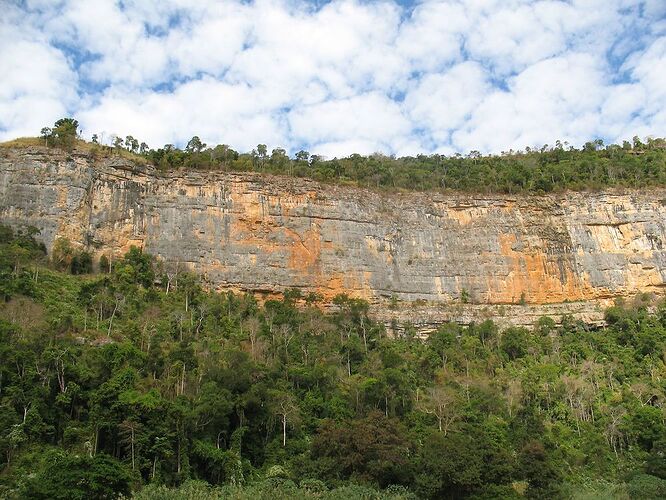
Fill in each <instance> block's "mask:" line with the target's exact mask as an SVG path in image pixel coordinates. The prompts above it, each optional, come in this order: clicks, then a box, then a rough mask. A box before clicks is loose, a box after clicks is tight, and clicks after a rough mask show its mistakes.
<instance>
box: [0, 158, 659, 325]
mask: <svg viewBox="0 0 666 500" xmlns="http://www.w3.org/2000/svg"><path fill="white" fill-rule="evenodd" d="M0 155H1V156H0V220H1V221H2V222H3V223H5V224H11V225H15V226H18V225H33V226H36V227H37V228H39V229H40V231H41V238H42V239H43V241H44V242H45V243H46V245H47V247H48V248H49V249H50V248H51V247H52V245H53V243H54V241H55V239H56V238H57V237H67V238H69V239H70V240H71V241H72V242H73V243H74V244H76V245H78V246H80V247H83V248H87V249H88V250H90V251H92V252H93V253H94V254H95V255H96V257H99V256H100V255H101V254H107V255H113V256H120V255H121V254H123V253H124V252H125V251H126V250H127V249H128V248H129V247H130V246H131V245H137V246H141V247H143V248H144V249H145V250H146V251H148V252H150V253H152V254H154V255H157V256H158V257H159V258H161V259H163V260H165V261H166V265H167V266H175V265H176V263H179V265H182V266H187V267H189V268H190V269H191V270H193V271H195V272H198V273H200V274H202V275H203V276H204V277H205V279H206V280H207V282H208V283H210V284H211V285H212V286H214V287H217V288H220V289H223V288H230V289H234V290H248V291H253V292H259V293H261V292H267V293H274V292H281V291H283V290H285V289H287V288H292V287H298V288H301V289H303V291H304V292H307V291H314V292H318V293H320V294H321V295H322V296H323V297H324V298H325V299H326V300H330V299H331V298H333V297H334V296H335V295H336V294H339V293H347V294H349V295H350V296H357V297H362V298H365V299H367V300H369V301H370V302H371V303H372V304H374V305H375V307H374V311H375V313H376V314H377V315H378V316H379V317H380V318H381V319H383V320H384V321H386V322H387V323H390V322H391V321H392V320H397V321H398V322H403V321H410V322H412V323H414V324H415V325H416V326H417V327H421V328H423V329H428V328H431V327H432V326H433V325H436V324H437V323H439V322H442V321H446V320H456V321H461V322H469V321H479V320H482V319H484V318H492V319H495V320H498V321H499V322H500V323H502V322H504V323H514V324H530V323H532V322H533V321H534V320H535V319H537V318H538V317H539V316H541V315H543V314H547V315H551V316H553V317H554V319H556V320H558V319H559V318H560V317H561V316H562V315H563V314H569V313H570V314H573V315H574V316H578V317H580V318H582V319H584V320H586V321H600V320H601V318H602V316H603V307H604V306H605V305H607V304H609V303H610V302H612V300H613V299H614V298H617V297H631V296H633V295H635V294H636V293H638V292H651V293H655V294H658V295H661V294H662V293H663V291H664V286H665V278H666V250H665V249H664V244H665V242H666V225H665V222H666V219H665V216H666V191H665V190H663V189H654V190H650V191H647V192H646V191H623V192H619V191H606V192H596V193H566V194H557V195H548V196H538V197H537V196H507V195H492V196H485V195H462V194H456V195H450V194H438V193H378V192H371V191H368V190H364V189H357V188H351V187H341V186H331V185H322V184H319V183H317V182H313V181H308V180H302V179H292V178H286V177H272V176H264V175H259V174H250V173H247V174H246V173H234V174H229V173H208V172H207V173H198V172H187V173H180V172H178V173H169V174H163V173H159V172H157V171H155V170H154V169H152V168H149V167H145V166H139V165H135V164H132V163H129V162H128V161H127V160H124V159H122V158H119V157H118V158H112V159H104V160H99V161H95V160H93V159H92V158H90V157H89V156H88V155H86V154H83V153H80V154H79V153H76V152H74V153H72V154H71V155H68V154H66V153H63V152H59V151H55V150H48V149H45V148H37V147H31V148H22V149H3V150H0ZM463 302H466V303H463Z"/></svg>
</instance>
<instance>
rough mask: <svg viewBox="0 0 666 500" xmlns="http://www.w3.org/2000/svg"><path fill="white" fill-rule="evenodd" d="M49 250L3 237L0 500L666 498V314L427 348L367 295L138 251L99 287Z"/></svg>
mask: <svg viewBox="0 0 666 500" xmlns="http://www.w3.org/2000/svg"><path fill="white" fill-rule="evenodd" d="M44 250H45V249H44V246H43V245H41V244H39V243H38V242H36V241H35V240H34V239H33V238H32V237H31V236H30V235H29V234H26V233H20V232H16V233H15V232H13V231H11V230H10V229H8V228H7V227H4V226H0V293H2V296H3V299H4V300H3V302H2V304H1V305H0V466H1V467H2V472H1V473H0V496H2V497H3V498H10V499H13V498H20V499H28V498H29V499H31V500H34V499H44V500H46V499H49V500H50V499H63V500H64V499H70V498H90V497H91V496H92V497H93V498H116V497H117V496H118V495H119V494H123V495H129V494H133V495H134V496H136V498H138V499H144V500H151V499H155V498H160V499H164V498H173V499H178V500H185V499H192V498H198V499H202V500H209V499H210V500H213V499H223V498H238V499H243V500H244V499H248V500H250V499H252V500H254V499H256V498H260V499H266V500H268V499H291V498H308V499H329V500H342V499H353V500H356V499H358V500H361V499H369V498H370V499H377V500H380V499H382V500H383V499H392V500H414V499H416V498H432V499H440V498H475V499H476V498H502V499H516V500H518V499H520V498H549V499H558V498H563V499H564V498H574V499H580V500H582V499H586V498H604V499H616V500H626V499H630V498H631V499H645V500H648V499H655V498H663V497H664V495H666V461H665V459H664V452H665V450H666V442H665V441H664V436H665V435H666V427H665V425H664V403H663V402H664V400H666V387H665V386H664V379H665V377H666V372H665V371H664V370H665V369H664V367H665V364H664V360H665V357H664V356H665V353H666V309H665V308H664V306H663V304H661V305H660V304H655V303H651V302H650V301H649V299H648V298H645V297H644V298H643V300H642V301H638V302H636V303H634V304H633V305H631V306H630V305H627V304H625V305H622V304H618V305H617V306H614V307H612V308H610V309H608V310H607V311H606V314H605V318H606V320H607V323H608V326H607V327H603V328H600V329H597V330H590V329H588V328H587V325H585V324H584V323H580V322H576V321H574V320H573V319H571V318H568V319H566V320H565V321H564V322H563V324H562V325H561V326H557V325H555V323H554V322H553V321H552V320H549V319H548V318H543V319H541V320H540V321H538V323H537V324H536V325H534V329H533V330H532V331H530V330H526V329H523V328H515V327H514V328H508V329H500V328H498V327H497V325H495V324H493V323H492V322H490V321H485V322H483V323H480V324H476V325H472V326H470V327H460V326H458V325H455V324H446V325H442V326H441V327H439V328H438V329H437V331H436V332H433V333H432V334H431V335H430V336H429V337H428V338H427V339H426V340H425V341H424V340H419V339H415V338H414V337H413V336H411V335H410V332H409V331H407V332H406V333H407V335H404V336H402V337H400V338H392V337H391V336H389V335H388V332H387V331H386V329H385V328H384V327H383V325H381V324H379V323H377V322H375V321H373V320H372V318H370V317H368V315H367V312H368V304H367V303H365V302H364V301H362V300H359V299H350V298H348V297H344V296H339V297H337V298H336V300H335V302H336V304H337V306H338V307H337V309H336V310H335V311H333V312H330V313H323V312H322V311H321V309H320V308H319V307H317V304H316V299H315V300H314V302H313V299H312V298H309V297H302V296H301V295H300V294H299V293H298V291H295V290H291V291H288V292H287V293H285V294H284V295H283V296H279V297H275V298H274V299H271V300H267V301H266V302H265V303H263V304H259V303H258V302H257V301H256V300H255V299H254V298H253V297H252V296H251V295H239V294H233V293H222V294H219V293H207V292H205V291H204V290H203V289H202V288H201V286H200V283H199V281H198V278H197V277H196V276H194V275H191V274H187V273H180V275H179V276H178V277H177V279H174V280H173V281H172V282H171V283H170V286H168V285H167V282H168V280H169V276H168V275H166V274H165V273H164V270H163V269H161V268H160V266H159V265H157V263H156V262H155V261H154V259H153V258H151V256H149V255H148V254H145V253H142V252H141V251H140V250H139V249H137V248H135V247H133V248H131V249H130V251H129V252H128V253H127V254H126V255H124V256H122V257H121V258H118V259H116V260H115V261H114V262H113V264H112V265H111V269H108V268H105V269H103V270H102V272H100V273H90V272H89V271H90V269H89V266H90V262H89V261H86V259H85V258H83V257H84V254H78V253H77V252H76V251H75V250H73V249H71V248H70V249H67V248H66V247H64V246H63V245H58V248H57V251H56V252H55V254H54V255H53V256H52V257H51V259H47V257H46V255H45V253H44ZM57 269H60V270H61V271H58V270H57ZM72 273H74V275H73V274H72ZM650 310H652V311H653V312H652V313H651V312H650Z"/></svg>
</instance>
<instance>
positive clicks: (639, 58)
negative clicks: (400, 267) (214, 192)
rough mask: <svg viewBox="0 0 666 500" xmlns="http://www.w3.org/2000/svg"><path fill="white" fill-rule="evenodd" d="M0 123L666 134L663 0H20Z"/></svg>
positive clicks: (249, 135) (420, 139)
mask: <svg viewBox="0 0 666 500" xmlns="http://www.w3.org/2000/svg"><path fill="white" fill-rule="evenodd" d="M4 10H5V11H6V12H4V13H3V19H2V20H0V23H1V24H0V43H2V45H3V50H2V51H1V52H0V70H2V72H3V78H2V79H1V80H0V138H1V139H8V138H12V137H15V136H18V135H35V134H37V133H38V132H39V129H40V128H41V127H42V126H44V125H48V124H50V123H52V122H53V121H54V120H55V119H57V118H59V117H61V116H64V115H73V116H76V117H77V118H78V119H79V121H80V123H81V125H82V127H83V128H84V134H85V135H88V136H90V135H92V134H93V133H97V134H103V135H104V137H105V138H110V137H111V135H112V134H120V135H126V134H132V135H134V136H135V137H138V138H140V139H141V140H144V141H146V142H148V143H149V144H150V145H151V146H161V145H162V144H165V143H173V144H177V145H183V144H184V143H186V142H187V140H188V139H189V138H190V137H191V136H192V135H194V134H197V135H199V136H201V137H202V139H203V140H204V141H205V142H208V143H209V144H216V143H225V144H229V145H231V146H232V147H235V148H237V149H240V150H249V149H252V148H253V147H254V146H256V144H258V143H266V144H268V145H269V147H279V146H281V147H285V148H287V149H288V150H289V151H290V152H294V151H296V150H298V149H302V148H304V149H308V150H310V151H311V152H313V153H318V154H323V155H326V156H342V155H348V154H351V153H354V152H358V153H373V152H377V151H381V152H384V153H387V154H417V153H419V152H423V153H431V152H443V153H452V152H456V151H458V152H467V151H469V150H479V151H482V152H500V151H503V150H508V149H510V148H513V149H519V148H523V147H525V146H540V145H543V144H545V143H551V144H552V143H553V142H554V141H555V140H556V139H560V140H563V141H564V140H566V141H569V142H571V143H573V144H582V143H583V142H586V141H588V140H590V139H594V138H603V139H605V140H606V141H617V140H621V139H624V138H630V137H632V136H633V135H641V136H646V135H657V136H663V135H666V111H665V110H666V4H665V3H664V2H663V0H569V1H564V0H424V1H422V2H419V3H417V4H415V5H413V6H411V7H407V6H404V5H402V4H399V3H396V2H394V1H392V0H374V1H370V2H361V1H358V0H335V1H331V2H328V3H324V4H314V3H309V2H306V1H303V0H255V1H252V2H246V1H241V0H229V1H227V2H217V1H213V0H199V1H196V2H194V1H193V0H161V1H158V0H141V1H139V0H125V1H124V2H121V3H116V2H111V1H109V0H90V1H87V2H77V1H74V0H62V1H60V2H45V1H37V0H28V1H26V2H20V3H14V4H9V5H8V6H6V9H4Z"/></svg>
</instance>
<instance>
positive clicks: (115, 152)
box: [0, 137, 148, 164]
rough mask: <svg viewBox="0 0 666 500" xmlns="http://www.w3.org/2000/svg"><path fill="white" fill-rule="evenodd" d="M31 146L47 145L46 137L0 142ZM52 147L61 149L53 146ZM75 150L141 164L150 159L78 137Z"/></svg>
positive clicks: (9, 146) (14, 146) (21, 146)
mask: <svg viewBox="0 0 666 500" xmlns="http://www.w3.org/2000/svg"><path fill="white" fill-rule="evenodd" d="M30 146H42V147H46V145H45V144H44V139H43V138H41V137H18V138H16V139H12V140H10V141H5V142H0V148H6V149H12V148H27V147H30ZM52 149H59V148H57V147H53V148H52ZM73 150H74V151H77V152H79V153H88V154H90V155H92V156H94V157H95V158H96V159H100V158H112V157H114V156H115V157H121V158H125V159H127V160H131V161H134V162H136V163H140V164H147V163H148V160H147V159H146V158H144V157H143V156H141V155H138V154H135V153H132V152H130V151H127V150H126V149H122V148H121V149H114V148H113V147H111V146H106V145H104V144H96V143H94V142H87V141H84V140H82V139H77V140H76V142H75V144H74V148H73Z"/></svg>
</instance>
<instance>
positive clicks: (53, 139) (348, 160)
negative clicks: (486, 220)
mask: <svg viewBox="0 0 666 500" xmlns="http://www.w3.org/2000/svg"><path fill="white" fill-rule="evenodd" d="M78 127H79V124H78V121H77V120H75V119H73V118H63V119H60V120H58V121H57V122H55V124H54V126H53V127H45V128H43V129H42V137H41V142H40V139H37V138H35V141H37V143H38V144H39V143H41V144H46V145H49V146H52V147H59V148H64V149H72V148H74V147H78V148H82V149H85V150H88V151H90V153H91V154H92V155H93V156H96V157H104V156H113V155H123V156H126V157H128V158H130V159H133V160H135V161H138V162H146V163H148V164H151V165H154V166H156V167H157V168H159V169H160V170H162V171H172V170H177V169H186V170H197V169H198V170H216V171H232V172H264V173H271V174H278V175H288V176H294V177H306V178H311V179H314V180H317V181H321V182H328V183H336V184H347V185H354V186H361V187H368V188H375V189H386V190H399V189H403V190H420V191H433V190H437V191H463V192H481V193H508V194H515V193H536V194H543V193H549V192H556V191H563V190H567V189H570V190H595V189H603V188H608V187H631V188H641V187H646V186H666V140H665V139H663V138H648V139H644V140H641V139H640V138H639V137H634V138H633V140H632V141H631V142H628V141H624V142H623V143H622V144H621V145H618V144H609V145H604V142H603V141H602V140H601V139H596V140H594V141H589V142H587V143H586V144H584V145H583V146H582V147H580V148H576V147H574V146H572V145H570V144H568V143H567V142H566V141H565V142H562V141H559V140H556V141H555V142H554V144H552V145H548V144H545V145H543V146H540V147H538V148H531V147H526V148H525V149H524V150H521V151H513V150H510V151H505V152H502V153H501V154H495V155H482V154H481V153H479V152H478V151H471V152H470V153H468V154H466V155H461V154H459V153H456V154H453V155H441V154H431V155H417V156H407V157H401V158H396V157H394V156H387V155H384V154H381V153H375V154H372V155H367V156H363V155H359V154H352V155H350V156H348V157H344V158H332V159H327V158H323V157H321V156H319V155H316V154H310V153H309V152H308V151H298V152H296V153H295V154H294V155H293V157H290V156H289V155H288V154H287V152H286V150H285V149H283V148H275V149H272V150H271V151H269V150H268V147H267V146H266V145H265V144H258V145H257V147H256V148H254V149H253V150H252V151H250V152H245V153H239V152H238V151H235V150H234V149H232V148H231V146H229V145H226V144H218V145H215V146H208V145H207V144H205V143H203V142H202V141H201V139H200V138H199V137H198V136H194V137H192V139H190V140H189V141H188V142H187V144H186V145H185V147H184V148H182V149H180V148H178V147H176V146H174V145H173V144H166V145H164V146H163V147H161V148H157V149H152V148H150V147H149V146H148V144H146V143H145V142H139V140H138V139H136V138H134V137H133V136H132V135H127V136H126V137H125V139H123V138H122V137H120V136H119V135H115V136H113V137H112V138H111V145H104V144H102V143H101V142H100V137H99V136H98V135H97V134H93V135H92V142H89V143H86V142H85V141H83V140H81V139H80V138H81V133H80V131H79V129H78ZM77 137H79V139H78V140H77ZM7 144H9V145H11V144H13V143H12V142H10V143H7Z"/></svg>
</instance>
